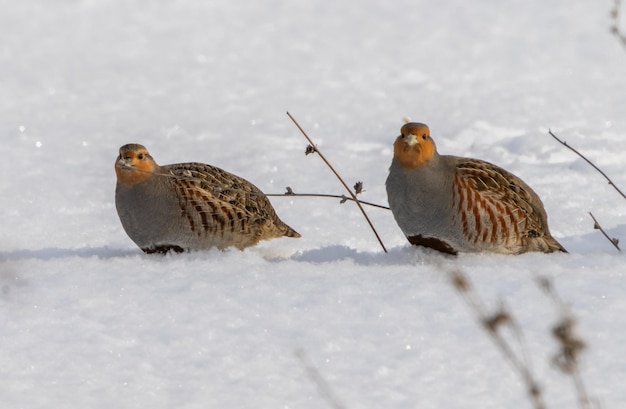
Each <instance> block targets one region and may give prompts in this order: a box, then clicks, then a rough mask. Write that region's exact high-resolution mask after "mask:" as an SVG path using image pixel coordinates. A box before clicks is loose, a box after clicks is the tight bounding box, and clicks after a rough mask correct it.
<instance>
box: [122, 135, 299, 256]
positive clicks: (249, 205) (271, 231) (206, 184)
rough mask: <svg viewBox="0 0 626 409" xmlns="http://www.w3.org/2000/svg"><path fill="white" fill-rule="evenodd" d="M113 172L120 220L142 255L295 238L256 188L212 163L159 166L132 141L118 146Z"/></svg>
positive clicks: (248, 244) (292, 231) (239, 245)
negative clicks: (115, 178)
mask: <svg viewBox="0 0 626 409" xmlns="http://www.w3.org/2000/svg"><path fill="white" fill-rule="evenodd" d="M115 173H116V174H117V185H116V188H115V207H116V209H117V213H118V215H119V218H120V221H121V222H122V226H123V227H124V230H125V231H126V233H127V234H128V236H129V237H130V238H131V239H132V240H133V241H134V242H135V244H137V246H139V247H140V248H141V249H142V250H143V251H144V252H146V253H155V252H156V253H166V252H168V251H170V250H173V251H176V252H182V251H187V250H202V249H209V248H212V247H217V248H219V249H225V248H227V247H231V246H234V247H237V248H239V249H244V248H246V247H250V246H254V245H255V244H257V243H258V242H259V241H260V240H267V239H271V238H275V237H282V236H286V237H300V234H298V233H297V232H296V231H295V230H293V229H292V228H291V227H289V226H287V225H286V224H285V223H283V222H282V221H281V220H280V219H279V218H278V216H277V215H276V212H275V211H274V208H273V207H272V205H271V203H270V202H269V200H268V199H267V196H265V194H264V193H263V192H261V190H259V189H258V188H257V187H256V186H254V185H253V184H252V183H250V182H248V181H247V180H245V179H243V178H241V177H239V176H236V175H233V174H232V173H229V172H226V171H225V170H222V169H220V168H217V167H215V166H210V165H206V164H203V163H179V164H174V165H166V166H159V165H158V164H157V163H156V162H155V161H154V159H153V158H152V156H151V155H150V153H149V152H148V150H147V149H146V148H145V147H144V146H142V145H139V144H134V143H133V144H127V145H124V146H122V147H121V148H120V151H119V156H118V157H117V160H116V161H115Z"/></svg>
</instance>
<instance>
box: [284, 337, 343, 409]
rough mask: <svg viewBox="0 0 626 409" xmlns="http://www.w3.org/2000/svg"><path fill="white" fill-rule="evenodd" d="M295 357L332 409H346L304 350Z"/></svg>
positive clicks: (296, 352)
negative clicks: (309, 360) (310, 362)
mask: <svg viewBox="0 0 626 409" xmlns="http://www.w3.org/2000/svg"><path fill="white" fill-rule="evenodd" d="M295 355H296V357H298V359H299V360H300V362H301V363H302V366H303V367H304V369H305V370H306V374H307V376H308V377H309V379H310V380H311V381H312V382H313V383H314V384H315V386H316V387H317V391H318V393H319V394H320V396H321V397H322V398H323V399H324V400H325V401H326V402H327V403H328V404H329V405H330V406H331V407H332V408H334V409H346V407H345V406H344V405H343V404H342V403H341V402H339V400H338V399H337V397H335V395H334V394H333V392H332V390H331V389H330V386H329V385H328V383H327V382H326V381H325V380H324V378H322V375H320V372H319V371H318V370H317V368H316V367H315V366H313V365H311V364H309V362H308V360H307V357H306V354H305V352H304V351H303V350H301V349H298V350H296V351H295Z"/></svg>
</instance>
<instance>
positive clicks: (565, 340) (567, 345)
mask: <svg viewBox="0 0 626 409" xmlns="http://www.w3.org/2000/svg"><path fill="white" fill-rule="evenodd" d="M537 284H538V285H539V288H540V289H541V290H543V291H544V292H545V293H546V295H547V296H548V298H550V299H551V300H552V302H553V303H554V304H555V305H556V307H557V309H558V310H560V315H561V319H560V320H559V321H560V322H559V324H557V327H563V328H567V330H566V331H563V332H559V335H560V336H557V337H556V338H557V340H558V342H559V344H560V345H559V346H560V351H559V354H557V356H559V355H560V356H567V359H566V361H565V362H566V363H567V364H566V365H565V366H562V367H561V368H560V369H562V371H563V373H565V374H567V375H569V376H571V377H572V380H573V381H574V387H575V389H576V393H577V394H578V403H579V404H580V407H581V409H592V408H594V405H592V404H591V399H589V395H588V393H587V390H586V388H585V384H584V382H583V380H582V376H581V374H580V368H579V366H578V355H579V354H580V352H581V351H582V350H583V349H584V348H585V344H584V342H583V341H582V340H580V338H578V336H577V335H576V334H575V331H573V327H574V325H575V321H574V318H573V317H572V313H571V311H570V309H569V307H568V306H567V305H566V304H565V303H564V302H563V300H562V299H561V297H560V296H559V294H558V293H557V291H556V289H555V288H554V285H553V283H552V281H551V280H550V279H548V278H546V277H538V278H537ZM553 333H554V332H553ZM566 351H567V352H566Z"/></svg>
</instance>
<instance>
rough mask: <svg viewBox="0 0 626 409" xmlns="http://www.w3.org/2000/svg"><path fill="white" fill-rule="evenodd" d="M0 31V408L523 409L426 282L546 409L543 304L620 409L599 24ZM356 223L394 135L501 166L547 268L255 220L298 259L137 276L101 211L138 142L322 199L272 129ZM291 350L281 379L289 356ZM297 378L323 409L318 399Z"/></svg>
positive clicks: (385, 217)
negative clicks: (535, 204)
mask: <svg viewBox="0 0 626 409" xmlns="http://www.w3.org/2000/svg"><path fill="white" fill-rule="evenodd" d="M1 3H2V4H0V7H1V9H2V12H1V13H0V32H1V35H0V91H1V92H0V95H1V96H2V97H1V98H0V138H1V141H2V143H1V144H0V156H1V157H2V160H1V161H0V170H1V173H0V175H1V176H0V219H1V220H2V227H1V229H0V289H1V291H0V315H1V319H2V332H1V334H0V351H1V353H0V402H2V405H1V406H2V407H6V408H53V407H64V408H285V409H287V408H304V409H306V408H324V407H332V405H333V404H334V405H335V407H337V406H340V405H343V407H345V408H350V409H356V408H420V409H422V408H424V409H427V408H483V409H488V408H504V407H506V408H514V409H515V408H529V407H531V403H530V400H529V398H528V396H527V394H526V392H525V389H524V387H523V384H522V382H521V381H520V378H519V376H518V375H517V374H516V373H515V372H514V371H513V370H512V368H511V366H510V365H509V364H508V363H507V361H506V360H504V358H503V357H502V355H501V354H500V353H499V351H498V350H497V349H496V348H495V347H494V345H493V343H492V341H491V340H490V339H489V338H488V336H487V334H486V333H485V331H484V330H482V329H481V328H480V326H479V325H478V323H477V322H476V319H475V317H474V315H473V314H472V313H471V311H470V310H469V309H468V308H467V306H466V305H465V304H464V302H463V299H462V298H461V296H460V295H459V294H458V293H457V292H456V290H455V289H454V288H453V287H452V285H451V283H450V279H449V276H448V272H449V271H450V270H453V269H461V270H462V271H464V272H465V273H467V274H468V276H469V277H471V280H472V282H473V283H474V286H475V288H476V290H477V291H478V293H480V294H481V296H482V298H483V300H484V301H485V303H486V304H487V305H488V307H489V308H490V309H495V308H496V307H497V305H498V303H499V301H500V300H503V301H504V302H505V303H506V305H507V306H508V308H509V309H510V310H511V311H512V312H513V314H514V315H515V317H516V319H517V320H518V321H519V323H520V326H521V328H522V329H523V331H524V339H525V340H526V343H527V348H528V351H529V354H530V355H531V356H532V362H533V364H532V366H533V371H534V372H535V374H536V377H537V379H538V380H539V383H540V386H541V388H542V391H543V396H544V398H545V400H546V403H547V405H548V407H550V408H565V407H569V408H571V407H576V406H577V399H576V392H575V390H574V387H573V382H572V381H571V379H570V378H568V377H566V376H564V375H563V374H561V373H560V372H559V371H557V370H556V369H555V367H554V366H553V365H552V364H551V358H552V356H553V355H554V354H555V353H556V351H557V343H556V341H555V340H554V339H553V337H552V336H551V332H550V331H551V328H552V326H553V325H555V323H556V322H557V320H558V318H559V315H560V314H559V311H558V309H556V308H555V306H554V304H553V303H552V302H551V301H550V300H549V299H548V298H547V297H546V296H545V295H544V294H543V293H542V292H541V291H540V289H539V288H538V286H537V285H536V282H535V278H536V277H537V276H547V277H549V278H550V279H552V280H554V284H555V287H556V288H557V290H558V292H559V294H560V295H561V297H562V298H563V299H564V300H565V302H566V303H567V304H568V305H569V306H570V308H571V310H572V312H573V314H574V316H575V317H576V319H577V322H578V331H579V334H580V336H581V337H582V338H583V339H584V341H585V343H586V344H587V349H586V350H585V351H584V353H583V355H582V356H581V372H582V377H583V380H584V382H585V385H586V387H587V389H588V391H589V393H590V395H591V396H592V397H593V399H594V400H595V401H596V402H598V403H599V404H601V406H602V408H604V409H611V408H615V409H617V408H623V407H624V405H625V404H626V388H625V387H624V384H625V382H626V377H625V375H626V353H625V352H626V351H625V347H624V345H626V282H625V277H624V275H625V273H626V257H625V256H624V254H623V252H622V253H619V252H617V251H616V250H615V249H614V248H613V247H612V246H611V244H610V243H609V242H608V241H607V240H606V239H604V238H603V237H602V236H601V233H600V232H599V231H598V230H594V229H593V222H592V220H591V218H590V217H589V215H588V212H589V211H591V212H593V213H594V215H595V216H596V217H597V218H598V220H599V221H600V223H601V224H602V226H603V227H604V228H605V229H606V231H607V232H608V234H609V235H610V236H611V237H618V238H621V239H622V242H626V212H625V209H626V207H625V202H624V200H623V198H622V197H620V196H619V194H617V192H616V191H615V190H614V189H613V188H612V187H611V186H610V185H608V184H607V182H606V180H604V179H603V178H602V176H601V175H600V174H599V173H597V172H596V171H594V170H593V169H592V168H591V167H590V166H589V165H588V164H586V163H585V162H584V161H583V160H582V159H580V158H579V157H577V156H576V155H575V154H574V153H572V152H571V151H569V150H567V149H566V148H564V147H563V146H561V145H559V144H558V143H557V142H556V141H554V140H553V139H552V138H551V137H550V136H549V135H548V133H547V132H548V130H549V129H551V130H552V131H553V132H555V133H556V134H557V135H558V136H559V137H561V138H562V139H565V140H566V141H567V142H568V143H569V144H570V145H571V146H574V147H576V148H577V149H579V150H580V151H581V152H582V153H584V154H585V155H586V156H587V157H588V158H590V159H591V160H593V161H594V163H596V164H597V165H598V166H600V167H601V168H602V169H603V170H604V171H605V172H606V173H607V175H609V176H610V177H611V178H612V180H613V181H614V182H615V184H616V185H617V186H620V187H621V188H622V189H624V187H626V171H625V163H626V119H625V118H626V116H625V113H626V75H624V72H625V71H626V52H625V51H626V50H625V49H623V48H622V47H621V46H620V44H619V43H618V42H617V40H616V39H615V38H614V37H613V36H612V35H611V34H610V32H609V27H610V24H611V21H610V16H609V11H610V8H611V7H612V4H613V2H612V1H608V0H607V1H603V2H599V1H596V0H582V1H578V2H571V1H568V0H552V1H549V2H545V1H543V0H527V1H521V0H506V1H501V0H487V1H483V2H468V1H463V0H450V1H446V2H434V1H427V0H406V1H389V0H365V1H361V2H356V1H353V2H349V1H344V2H340V1H337V2H328V1H317V0H292V1H279V0H257V1H249V0H243V1H238V2H236V1H226V0H209V1H205V0H202V1H200V0H198V1H196V0H190V1H182V0H170V1H157V0H149V1H148V0H147V1H136V2H126V1H121V0H110V1H104V0H52V1H50V0H24V1H8V0H3V1H1ZM286 111H289V112H290V113H291V114H292V115H293V116H294V117H295V118H296V119H297V120H298V121H299V122H300V124H301V125H302V126H303V128H304V129H305V130H307V131H308V133H309V135H310V136H311V137H312V138H313V139H314V141H315V142H316V143H317V144H318V146H319V148H320V150H321V151H322V152H323V153H324V154H325V155H326V156H327V157H328V159H329V160H330V161H331V162H332V163H333V164H334V165H335V167H336V168H337V170H338V171H339V172H340V173H341V175H342V176H343V177H344V178H345V179H346V181H347V182H348V183H349V184H353V183H355V182H356V181H363V182H364V186H365V192H364V193H363V194H362V196H361V197H362V199H363V200H368V201H372V202H376V203H380V204H386V203H387V200H386V194H385V187H384V182H385V178H386V176H387V169H388V166H389V163H390V161H391V156H392V150H391V145H392V143H393V140H394V138H395V137H396V135H398V132H399V128H400V126H401V125H402V120H403V118H405V117H408V118H410V119H411V120H414V121H419V122H425V123H427V124H429V125H430V128H431V133H432V135H433V137H434V138H435V140H436V142H437V144H438V148H439V151H440V152H441V153H445V154H455V155H463V156H471V157H476V158H481V159H485V160H488V161H490V162H493V163H496V164H498V165H500V166H502V167H505V168H507V169H509V170H510V171H512V172H513V173H515V174H517V175H519V176H520V177H522V178H523V179H524V180H525V181H526V182H527V183H528V184H530V185H531V186H532V187H533V188H534V189H535V191H537V193H538V194H539V195H540V196H541V197H542V199H543V201H544V204H545V207H546V209H547V211H548V214H549V217H550V227H551V230H552V233H553V235H554V236H555V237H556V238H557V239H558V240H559V241H560V242H561V243H562V244H563V245H564V246H565V247H566V248H568V250H569V251H570V254H549V255H546V254H525V255H521V256H503V255H493V254H473V255H460V256H458V257H457V258H449V257H444V256H442V255H439V254H435V253H433V252H431V251H428V250H423V249H417V248H411V247H410V246H409V245H408V244H407V243H406V241H405V239H404V237H403V236H402V234H401V232H400V230H399V228H398V227H397V226H396V224H395V222H394V220H393V218H392V216H391V213H390V212H389V211H386V210H380V209H375V208H366V210H367V212H368V214H369V215H370V217H371V219H372V222H373V223H374V225H375V226H376V228H377V230H378V232H379V234H380V236H381V238H382V240H383V241H384V243H385V244H386V246H387V247H388V249H389V253H388V254H385V253H384V252H383V251H382V249H381V247H380V246H379V244H378V242H377V241H376V239H375V237H374V235H373V234H372V232H371V231H370V230H369V227H368V226H367V224H366V222H365V221H364V219H363V217H362V216H361V214H360V213H359V211H358V209H357V208H356V206H354V205H353V204H350V203H345V204H339V202H338V200H334V199H318V198H297V197H291V198H289V197H273V198H272V199H271V200H272V202H273V204H274V206H275V208H276V210H277V212H278V213H279V215H280V216H281V218H282V219H283V220H284V221H285V222H287V223H288V224H290V225H291V226H292V227H294V228H295V229H296V230H297V231H299V232H300V233H301V234H302V238H300V239H297V240H296V239H287V238H285V239H276V240H272V241H268V242H264V243H262V244H260V245H258V246H257V247H255V248H251V249H247V250H245V251H243V252H241V251H238V250H227V251H224V252H220V251H217V250H215V251H208V252H198V253H189V254H180V255H168V256H165V257H162V256H150V255H144V254H143V253H142V252H141V251H140V250H139V249H138V248H137V247H136V246H135V245H134V244H133V243H132V242H131V241H130V239H129V238H128V237H127V236H126V235H125V233H124V231H123V230H122V227H121V224H120V222H119V219H118V217H117V214H116V211H115V205H114V187H115V174H114V171H113V162H114V160H115V157H116V156H117V151H118V148H119V146H121V145H123V144H125V143H130V142H137V143H142V144H144V145H146V146H147V147H148V149H150V151H151V153H152V154H153V156H154V157H155V159H156V160H157V162H159V163H161V164H167V163H176V162H186V161H199V162H205V163H210V164H213V165H216V166H219V167H222V168H224V169H227V170H229V171H231V172H233V173H236V174H238V175H241V176H243V177H245V178H247V179H248V180H250V181H252V182H253V183H255V184H256V185H257V186H258V187H260V188H261V189H262V190H264V191H265V192H266V193H282V192H284V191H285V187H286V186H290V187H292V188H293V190H294V191H295V192H301V193H305V192H318V193H333V194H342V193H344V191H343V190H342V187H341V185H340V184H339V182H338V181H337V180H336V179H335V178H334V177H333V175H332V174H331V172H330V171H329V170H328V168H326V167H325V166H324V164H323V163H322V161H321V160H320V158H319V157H317V156H316V155H309V156H305V155H304V148H305V147H306V145H307V143H306V141H305V139H304V138H303V137H302V135H301V134H300V133H299V132H298V130H297V129H296V127H295V126H294V125H293V124H292V123H291V121H290V120H289V118H288V117H287V116H286V115H285V112H286ZM296 351H301V353H303V354H304V355H305V356H306V359H305V361H306V364H305V363H303V362H302V361H301V360H300V359H299V358H298V357H297V356H296V355H297V354H296ZM307 366H308V367H309V372H310V368H311V367H315V368H316V370H317V373H318V375H319V376H320V377H321V378H323V379H324V381H325V382H326V383H327V384H328V386H329V387H330V389H331V391H332V394H333V395H334V396H335V398H334V399H335V402H330V401H329V400H330V399H329V398H328V397H327V396H325V395H324V393H321V392H320V391H319V390H318V389H319V385H317V384H316V383H315V381H314V380H313V379H312V377H311V375H310V373H308V372H307Z"/></svg>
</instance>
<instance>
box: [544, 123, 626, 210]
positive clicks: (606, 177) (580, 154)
mask: <svg viewBox="0 0 626 409" xmlns="http://www.w3.org/2000/svg"><path fill="white" fill-rule="evenodd" d="M548 133H549V134H550V136H552V137H553V138H554V139H556V140H557V141H558V142H559V143H560V144H561V145H563V146H565V147H566V148H568V149H569V150H571V151H572V152H574V153H575V154H576V155H578V156H580V157H581V158H583V159H584V160H585V162H587V163H588V164H590V165H591V166H592V167H593V168H594V169H595V170H597V171H598V172H600V174H601V175H602V176H604V178H605V179H606V180H607V181H608V182H609V185H611V186H613V188H614V189H615V190H617V191H618V193H619V194H620V195H622V197H623V198H624V199H626V195H625V194H624V193H623V192H622V191H621V190H620V189H619V188H618V187H617V186H616V185H615V183H613V181H612V180H611V179H610V178H609V177H608V176H607V175H606V173H604V172H603V171H602V170H601V169H600V168H599V167H597V166H596V165H595V164H594V163H593V162H591V161H590V160H589V159H587V158H586V157H585V155H583V154H582V153H580V152H578V151H577V150H576V149H574V148H573V147H571V146H569V145H568V144H567V142H565V141H563V140H561V139H559V138H558V137H557V136H556V135H555V134H554V133H552V131H551V130H548Z"/></svg>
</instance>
